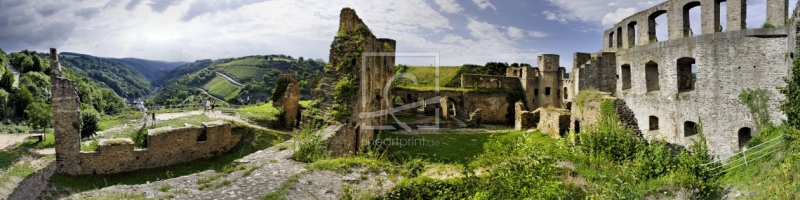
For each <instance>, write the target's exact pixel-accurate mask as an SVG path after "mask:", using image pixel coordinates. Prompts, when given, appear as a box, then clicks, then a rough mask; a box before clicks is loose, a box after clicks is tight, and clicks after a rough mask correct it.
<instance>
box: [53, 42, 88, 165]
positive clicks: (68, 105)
mask: <svg viewBox="0 0 800 200" xmlns="http://www.w3.org/2000/svg"><path fill="white" fill-rule="evenodd" d="M50 65H51V66H53V67H51V68H50V70H51V71H50V84H51V86H50V91H51V93H52V97H51V100H52V102H53V119H54V120H53V129H54V134H55V140H56V142H55V143H56V144H55V146H56V171H57V172H58V173H62V174H79V173H80V171H81V167H80V164H81V162H80V159H79V158H78V154H79V153H80V151H81V146H80V139H81V137H80V135H81V133H80V126H81V121H80V117H81V110H80V104H81V103H80V98H79V97H78V90H77V89H76V88H75V84H74V83H72V81H70V80H69V79H67V78H66V77H64V74H63V72H62V71H61V63H59V62H58V52H57V51H56V49H55V48H51V49H50Z"/></svg>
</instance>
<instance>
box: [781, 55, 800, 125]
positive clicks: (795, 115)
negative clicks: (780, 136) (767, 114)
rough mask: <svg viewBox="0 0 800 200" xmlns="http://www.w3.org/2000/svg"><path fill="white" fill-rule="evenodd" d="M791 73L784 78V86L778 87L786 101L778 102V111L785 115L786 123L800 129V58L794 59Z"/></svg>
mask: <svg viewBox="0 0 800 200" xmlns="http://www.w3.org/2000/svg"><path fill="white" fill-rule="evenodd" d="M789 71H790V72H791V73H790V74H789V76H787V77H784V78H783V81H784V82H786V86H779V87H778V91H780V93H781V94H783V95H784V96H785V97H786V99H783V100H781V101H780V104H781V105H780V110H781V112H783V113H784V114H786V123H787V124H788V125H790V126H793V127H800V56H798V57H796V58H794V60H793V64H792V69H791V70H789Z"/></svg>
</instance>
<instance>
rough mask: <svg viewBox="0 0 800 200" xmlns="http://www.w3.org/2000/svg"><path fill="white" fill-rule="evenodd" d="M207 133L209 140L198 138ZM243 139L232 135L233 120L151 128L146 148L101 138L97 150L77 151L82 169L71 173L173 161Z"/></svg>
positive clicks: (107, 171)
mask: <svg viewBox="0 0 800 200" xmlns="http://www.w3.org/2000/svg"><path fill="white" fill-rule="evenodd" d="M204 133H205V134H206V140H205V141H198V138H199V137H200V135H201V134H204ZM112 140H118V139H112ZM240 140H241V136H238V135H231V124H230V123H227V122H225V123H223V122H212V123H203V126H193V127H182V128H175V129H173V128H170V127H165V128H159V129H152V130H149V131H148V134H147V142H148V143H147V146H148V148H147V149H141V150H134V146H133V142H132V141H131V140H130V139H128V138H126V139H125V140H122V141H118V142H114V143H110V142H109V143H104V142H101V144H100V145H99V146H98V147H97V150H96V151H94V152H80V153H77V156H76V159H77V160H79V161H80V162H79V163H80V164H79V165H78V169H79V171H77V172H73V173H69V174H73V175H77V174H113V173H120V172H128V171H135V170H139V169H148V168H155V167H161V166H167V165H173V164H178V163H183V162H188V161H192V160H196V159H199V158H208V157H213V156H216V155H219V154H222V153H225V152H228V151H229V150H231V149H232V148H233V147H234V146H236V144H237V143H238V142H239V141H240ZM76 152H77V151H76Z"/></svg>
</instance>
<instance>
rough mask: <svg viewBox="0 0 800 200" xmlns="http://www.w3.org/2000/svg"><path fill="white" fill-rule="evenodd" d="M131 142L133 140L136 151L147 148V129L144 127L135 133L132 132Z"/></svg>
mask: <svg viewBox="0 0 800 200" xmlns="http://www.w3.org/2000/svg"><path fill="white" fill-rule="evenodd" d="M131 140H133V147H134V148H137V149H142V148H147V129H146V128H145V127H142V128H141V129H139V130H137V131H136V132H133V134H132V136H131Z"/></svg>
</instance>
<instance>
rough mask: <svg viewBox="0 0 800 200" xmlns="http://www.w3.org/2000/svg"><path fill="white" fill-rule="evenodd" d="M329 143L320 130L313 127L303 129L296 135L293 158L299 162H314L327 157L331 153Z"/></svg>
mask: <svg viewBox="0 0 800 200" xmlns="http://www.w3.org/2000/svg"><path fill="white" fill-rule="evenodd" d="M329 145H330V144H329V142H328V141H326V140H324V139H323V138H322V136H321V135H320V133H319V132H318V131H316V130H314V129H311V128H306V129H303V130H302V131H301V132H300V134H298V135H297V136H295V137H294V154H293V155H292V159H294V160H295V161H297V162H303V163H312V162H314V161H317V160H321V159H324V158H327V157H328V155H330V150H329Z"/></svg>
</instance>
